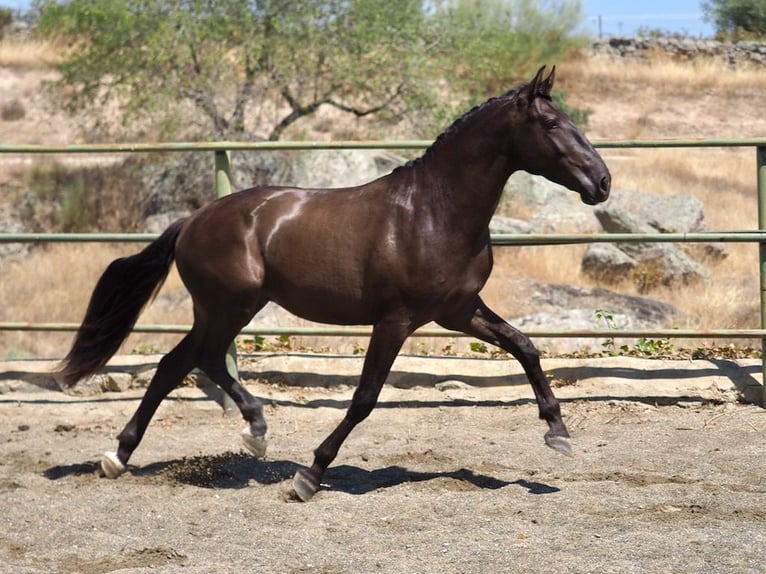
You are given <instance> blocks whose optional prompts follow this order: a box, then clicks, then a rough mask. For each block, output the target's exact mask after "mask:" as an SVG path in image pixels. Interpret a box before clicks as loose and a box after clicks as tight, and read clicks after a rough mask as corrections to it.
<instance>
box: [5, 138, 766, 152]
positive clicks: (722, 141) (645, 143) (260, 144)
mask: <svg viewBox="0 0 766 574" xmlns="http://www.w3.org/2000/svg"><path fill="white" fill-rule="evenodd" d="M432 143H433V141H432V140H372V141H356V140H348V141H255V142H241V141H212V142H175V143H172V142H171V143H145V142H137V143H122V144H71V145H54V146H51V145H35V144H4V145H0V154H79V153H155V152H189V151H220V150H229V151H248V150H310V149H313V150H320V149H325V150H336V149H423V148H427V147H428V146H430V145H431V144H432ZM592 143H593V145H594V147H597V148H602V149H610V148H611V149H625V148H695V147H696V148H700V147H758V146H766V138H699V139H696V138H690V139H659V140H617V141H613V140H597V141H594V142H592Z"/></svg>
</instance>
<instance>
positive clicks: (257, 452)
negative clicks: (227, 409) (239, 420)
mask: <svg viewBox="0 0 766 574" xmlns="http://www.w3.org/2000/svg"><path fill="white" fill-rule="evenodd" d="M259 430H260V429H253V427H252V425H250V426H246V427H245V428H244V429H243V430H242V432H241V433H240V436H241V437H242V443H243V444H244V445H245V448H246V449H247V450H249V451H250V452H251V453H252V455H253V456H255V457H256V458H263V457H264V456H266V448H267V447H268V445H269V440H268V438H267V437H266V433H262V434H256V433H258V431H259ZM254 431H255V432H254Z"/></svg>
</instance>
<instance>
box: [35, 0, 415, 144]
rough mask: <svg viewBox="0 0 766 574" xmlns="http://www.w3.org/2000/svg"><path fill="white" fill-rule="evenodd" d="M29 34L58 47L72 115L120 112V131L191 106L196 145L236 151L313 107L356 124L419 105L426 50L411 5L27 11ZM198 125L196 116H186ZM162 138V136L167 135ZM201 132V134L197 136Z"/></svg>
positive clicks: (249, 2) (57, 6)
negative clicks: (231, 144)
mask: <svg viewBox="0 0 766 574" xmlns="http://www.w3.org/2000/svg"><path fill="white" fill-rule="evenodd" d="M38 8H39V9H40V14H41V17H40V20H39V24H38V31H39V32H40V33H42V34H44V35H48V36H56V37H60V38H63V39H65V40H66V41H67V43H68V45H69V50H68V52H67V54H66V57H65V59H64V60H63V61H62V63H61V64H60V65H59V71H60V73H61V80H60V81H59V82H58V84H57V85H58V87H59V88H63V90H62V92H61V93H62V94H64V95H65V103H66V105H67V107H68V108H69V109H70V110H71V111H76V110H83V109H87V108H92V107H93V106H94V105H95V106H97V107H99V108H101V107H102V106H103V104H105V103H106V102H119V103H120V106H121V109H122V112H123V119H124V121H126V122H128V121H132V120H134V119H136V118H137V117H138V116H141V115H145V116H148V115H152V114H155V115H156V114H158V113H159V115H162V116H163V117H164V118H165V124H166V125H172V124H173V122H181V121H182V118H179V117H178V116H169V115H168V112H170V111H176V112H180V111H182V109H183V106H180V107H179V106H169V105H168V102H178V103H180V104H187V105H188V104H191V105H192V106H193V107H194V108H196V110H197V111H198V112H201V115H202V117H204V118H206V119H207V121H208V126H207V128H203V129H202V131H203V135H212V136H214V137H217V138H232V139H239V138H242V137H244V136H245V134H246V131H247V129H246V119H247V117H248V115H249V114H252V113H256V112H260V113H261V114H268V115H269V118H268V119H264V121H262V122H261V123H262V124H265V125H268V126H270V131H269V132H268V133H266V134H265V137H268V138H269V139H278V138H279V136H280V135H281V134H282V133H283V132H284V130H285V129H287V128H288V127H289V126H290V125H292V124H293V123H295V122H297V121H298V120H300V119H301V118H303V117H305V116H307V115H310V114H312V113H314V112H315V111H316V110H317V109H319V107H321V106H334V107H335V108H337V109H340V110H343V111H344V112H347V113H350V114H354V115H356V116H365V115H369V114H379V115H385V114H389V115H397V114H402V113H404V112H405V111H406V110H407V109H408V107H410V104H411V103H412V102H413V101H423V98H424V97H425V96H426V94H427V90H426V89H424V88H425V84H424V82H425V78H426V76H427V74H426V73H425V70H424V66H425V64H426V63H427V58H426V52H427V46H426V45H425V44H424V42H423V41H422V39H421V35H420V29H421V26H422V22H423V13H422V12H421V10H420V3H419V2H416V1H413V0H389V1H387V2H377V1H374V0H351V1H348V0H329V1H328V0H325V1H321V0H304V1H302V2H292V1H289V0H265V1H254V0H112V1H110V2H92V0H71V1H69V2H62V3H59V2H54V1H50V0H44V1H42V2H40V3H39V4H38ZM197 115H199V114H197ZM171 131H172V130H171ZM205 132H206V133H205Z"/></svg>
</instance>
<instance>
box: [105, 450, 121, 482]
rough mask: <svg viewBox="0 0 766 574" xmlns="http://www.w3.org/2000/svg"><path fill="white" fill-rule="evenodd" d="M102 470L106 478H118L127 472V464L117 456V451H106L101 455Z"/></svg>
mask: <svg viewBox="0 0 766 574" xmlns="http://www.w3.org/2000/svg"><path fill="white" fill-rule="evenodd" d="M101 472H102V473H103V474H104V476H105V477H106V478H117V477H118V476H120V475H121V474H122V473H123V472H125V465H124V464H122V462H120V459H119V458H117V453H116V452H105V453H104V456H102V457H101Z"/></svg>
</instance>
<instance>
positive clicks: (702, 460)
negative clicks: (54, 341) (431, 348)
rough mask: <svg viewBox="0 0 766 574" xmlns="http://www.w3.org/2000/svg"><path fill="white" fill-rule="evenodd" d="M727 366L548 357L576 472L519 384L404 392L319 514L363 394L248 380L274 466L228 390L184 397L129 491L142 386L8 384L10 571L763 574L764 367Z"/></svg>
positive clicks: (6, 566) (346, 453) (457, 383)
mask: <svg viewBox="0 0 766 574" xmlns="http://www.w3.org/2000/svg"><path fill="white" fill-rule="evenodd" d="M551 361H553V362H551ZM557 361H558V362H557ZM631 361H632V362H631ZM325 362H326V363H329V361H325ZM591 363H592V361H591ZM505 364H506V366H507V367H508V368H510V367H512V364H513V363H512V362H505ZM431 365H435V363H431ZM498 365H499V363H498ZM498 365H495V366H498ZM250 366H251V367H258V368H259V369H260V368H262V367H263V365H258V364H256V365H250ZM352 367H353V365H351V366H349V369H351V368H352ZM403 367H407V368H409V370H411V371H425V369H419V368H412V366H411V365H406V364H405V365H400V368H399V371H403V370H406V369H405V368H403ZM469 367H470V365H469ZM724 367H725V365H723V364H716V363H708V362H697V361H694V362H690V361H686V362H683V361H680V362H679V361H676V362H672V363H668V362H663V363H657V362H647V361H638V360H630V359H621V360H620V362H618V363H598V364H596V365H595V368H594V365H590V366H589V367H588V368H589V369H590V370H584V369H585V367H584V366H583V363H575V364H574V365H573V364H570V363H566V362H565V360H550V361H549V362H547V363H546V364H544V368H546V370H547V371H548V372H549V373H551V374H552V375H553V376H554V380H558V381H559V383H558V384H560V385H562V386H560V387H559V388H557V389H556V391H557V394H558V395H559V397H561V398H562V402H563V408H564V413H565V417H566V420H567V421H568V424H569V427H570V430H571V432H572V434H573V436H574V446H575V450H576V456H574V457H573V458H566V457H563V456H560V455H558V454H556V453H554V452H553V451H552V450H550V449H547V448H546V447H544V446H543V441H542V435H543V432H544V431H545V426H544V424H543V423H542V422H540V421H539V420H537V417H536V407H535V406H534V404H533V403H532V400H531V393H530V391H529V389H528V387H527V386H526V385H523V384H518V383H519V381H518V380H517V379H516V375H513V376H512V377H511V378H510V379H509V381H510V382H511V383H512V384H507V385H499V384H496V383H495V382H494V380H493V379H492V378H491V377H489V376H488V377H487V378H486V379H485V383H486V384H479V383H478V382H476V381H469V383H466V382H465V380H462V377H460V376H456V377H441V380H440V382H434V381H431V383H429V384H424V385H420V384H416V385H415V386H413V385H407V384H404V382H403V381H405V380H406V379H407V377H406V376H402V378H401V379H396V378H395V379H394V380H393V381H394V383H395V384H393V385H387V386H386V388H385V389H384V392H383V395H382V397H381V402H380V404H379V406H378V408H377V409H376V411H375V412H374V413H373V415H372V416H371V417H370V419H368V420H367V421H366V422H365V423H364V424H363V425H361V426H360V427H358V428H357V429H356V431H355V432H354V433H353V434H352V435H351V437H350V438H349V440H348V441H347V442H346V444H345V445H344V447H343V449H342V450H341V453H340V456H339V458H338V459H337V460H336V462H335V464H334V465H333V467H332V468H331V469H330V471H329V472H328V474H327V476H326V480H325V485H324V487H323V489H322V490H321V491H320V492H319V493H318V494H317V495H316V496H315V498H314V499H313V500H312V501H310V502H309V503H305V504H304V503H296V502H291V501H290V498H289V496H288V491H289V479H290V477H291V476H292V475H293V473H294V471H295V469H296V468H298V467H299V466H301V465H305V464H307V463H309V462H310V460H311V451H312V449H313V448H315V447H316V446H317V444H318V443H319V442H320V441H321V440H322V439H323V438H324V437H325V436H326V435H327V433H329V432H330V430H331V429H332V428H333V427H334V425H335V424H336V423H337V422H338V421H339V420H340V418H341V417H342V415H343V412H344V410H345V408H346V407H347V405H348V399H349V397H350V395H351V390H352V389H351V387H349V386H348V385H346V384H339V385H326V386H305V385H294V384H291V382H290V381H289V380H287V379H284V378H280V377H278V376H272V377H270V378H269V380H258V379H255V378H254V377H252V376H251V374H250V371H249V370H248V367H245V368H244V369H243V374H244V376H245V379H246V381H247V386H248V388H249V389H250V390H251V391H252V392H254V393H255V394H256V395H258V396H260V397H262V398H263V399H264V400H265V402H266V404H267V407H266V413H267V416H268V420H269V423H270V436H271V443H270V447H269V449H270V450H269V453H268V456H267V458H266V459H265V460H254V459H253V458H251V457H249V456H248V455H246V454H244V452H243V451H242V449H241V446H240V444H239V438H238V432H239V430H240V428H241V426H242V421H241V420H239V418H238V417H225V416H222V410H221V408H220V406H219V405H218V404H217V403H216V402H214V401H212V400H210V398H209V396H208V395H209V394H210V389H209V388H199V387H184V388H181V389H179V390H177V391H175V392H174V393H173V394H172V395H171V397H170V399H169V400H167V401H165V402H164V403H163V404H162V405H161V407H160V410H159V411H158V413H157V415H156V417H155V419H154V420H153V422H152V424H151V426H150V427H149V431H148V432H147V435H146V437H145V438H144V441H143V443H142V444H141V446H140V447H139V449H138V450H137V451H136V453H135V455H134V457H133V459H132V460H131V464H130V465H129V469H128V472H127V473H126V474H124V475H123V476H121V477H120V478H119V479H117V480H109V479H106V478H101V477H99V473H98V460H99V458H100V456H101V453H102V452H103V451H104V450H106V449H113V448H114V446H115V441H114V436H115V435H116V434H117V432H119V430H120V429H121V428H122V426H123V425H124V424H125V422H126V421H127V419H128V418H129V417H130V415H131V414H132V413H133V411H134V410H135V409H136V407H137V405H138V401H139V400H140V397H141V396H142V394H143V390H142V389H129V390H125V391H122V392H107V393H96V394H92V393H91V394H82V395H67V394H63V393H61V392H59V391H57V390H53V389H51V388H49V387H47V386H46V385H44V384H37V383H35V384H29V383H27V384H16V385H15V386H14V385H11V384H7V385H6V386H5V387H2V388H3V389H4V390H3V394H0V413H2V414H1V416H0V437H2V442H0V501H2V504H1V508H2V514H1V515H0V572H3V573H5V572H8V573H14V574H33V573H34V574H37V573H50V572H58V573H85V574H96V573H106V572H117V571H119V572H121V573H139V572H140V573H143V572H188V573H197V572H199V573H203V572H204V573H209V572H221V573H234V572H237V573H240V572H259V573H260V572H282V573H312V574H320V573H321V574H341V573H343V574H346V573H359V572H385V573H444V572H460V573H463V572H464V573H486V572H525V573H529V572H603V573H607V572H608V573H613V572H614V573H617V572H641V573H686V572H688V573H692V572H694V573H698V572H717V573H718V572H721V573H729V572H731V573H734V572H736V573H746V572H747V573H751V572H752V573H756V572H764V571H766V473H764V468H765V464H766V463H764V460H766V459H764V455H766V414H765V411H764V410H763V409H761V408H760V407H758V406H755V405H752V404H743V403H741V402H737V401H736V400H734V399H735V397H736V396H737V394H738V391H737V388H739V389H740V390H741V388H742V385H743V381H745V382H746V384H747V380H748V379H750V383H752V384H751V387H754V386H755V383H754V381H755V379H756V378H757V377H759V376H760V367H759V366H758V364H757V363H756V362H750V363H747V364H744V365H738V366H736V365H735V367H736V368H734V370H731V368H730V367H731V365H729V367H726V368H724ZM440 368H441V367H440ZM727 368H728V369H729V370H726V369H727ZM344 369H345V367H336V368H335V370H336V371H339V372H343V370H344ZM446 369H447V370H448V371H454V372H457V371H458V370H459V369H458V368H457V366H456V363H454V362H453V363H448V364H447V367H446ZM437 370H438V369H437ZM510 370H512V369H510ZM3 372H4V375H3V376H2V377H0V380H3V381H5V382H6V383H7V382H8V381H9V380H11V379H12V378H14V377H16V378H18V375H19V372H18V365H14V366H12V367H10V368H5V369H4V371H3V370H0V373H3ZM734 372H738V373H739V375H734V376H733V375H732V373H734ZM399 374H400V375H401V372H400V373H399ZM567 376H568V377H569V378H567ZM340 380H341V381H343V380H345V379H344V378H343V377H342V376H341V377H340ZM727 381H728V382H727ZM414 382H416V383H417V382H418V381H417V380H415V381H414ZM751 390H752V388H751Z"/></svg>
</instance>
